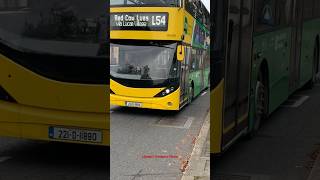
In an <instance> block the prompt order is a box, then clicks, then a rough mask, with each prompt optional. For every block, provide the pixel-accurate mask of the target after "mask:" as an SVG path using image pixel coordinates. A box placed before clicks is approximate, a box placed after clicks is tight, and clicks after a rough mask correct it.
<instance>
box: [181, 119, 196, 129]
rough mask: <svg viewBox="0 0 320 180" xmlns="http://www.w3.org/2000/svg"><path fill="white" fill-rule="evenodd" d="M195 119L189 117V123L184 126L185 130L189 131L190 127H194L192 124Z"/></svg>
mask: <svg viewBox="0 0 320 180" xmlns="http://www.w3.org/2000/svg"><path fill="white" fill-rule="evenodd" d="M193 119H194V118H193V117H188V120H187V122H186V123H185V124H184V126H183V127H184V129H189V128H190V127H191V125H192V122H193Z"/></svg>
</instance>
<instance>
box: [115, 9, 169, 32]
mask: <svg viewBox="0 0 320 180" xmlns="http://www.w3.org/2000/svg"><path fill="white" fill-rule="evenodd" d="M110 27H111V30H142V31H167V30H168V13H111V16H110Z"/></svg>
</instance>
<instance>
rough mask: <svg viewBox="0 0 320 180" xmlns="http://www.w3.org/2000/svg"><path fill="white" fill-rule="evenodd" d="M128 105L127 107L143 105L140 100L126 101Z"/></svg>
mask: <svg viewBox="0 0 320 180" xmlns="http://www.w3.org/2000/svg"><path fill="white" fill-rule="evenodd" d="M125 104H126V106H127V107H142V103H139V102H128V101H126V103H125Z"/></svg>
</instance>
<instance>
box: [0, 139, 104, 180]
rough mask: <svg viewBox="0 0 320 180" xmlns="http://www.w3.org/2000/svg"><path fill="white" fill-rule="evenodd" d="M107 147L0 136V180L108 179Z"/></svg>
mask: <svg viewBox="0 0 320 180" xmlns="http://www.w3.org/2000/svg"><path fill="white" fill-rule="evenodd" d="M109 168H110V166H109V148H106V147H97V146H88V145H76V144H64V143H48V142H37V141H29V140H19V139H10V138H0V180H44V179H45V180H88V179H90V180H107V179H109V176H110V175H109Z"/></svg>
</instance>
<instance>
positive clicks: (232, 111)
mask: <svg viewBox="0 0 320 180" xmlns="http://www.w3.org/2000/svg"><path fill="white" fill-rule="evenodd" d="M252 3H253V1H252V0H230V3H229V17H228V47H227V62H226V85H225V86H226V87H225V89H226V90H225V93H226V95H225V114H224V122H223V142H222V144H223V147H225V146H227V145H228V144H229V143H230V141H232V140H233V139H234V138H235V137H236V136H237V135H239V133H240V132H242V131H244V130H245V129H246V127H247V126H248V111H249V88H250V71H251V51H252V31H253V23H252V7H253V4H252Z"/></svg>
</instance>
